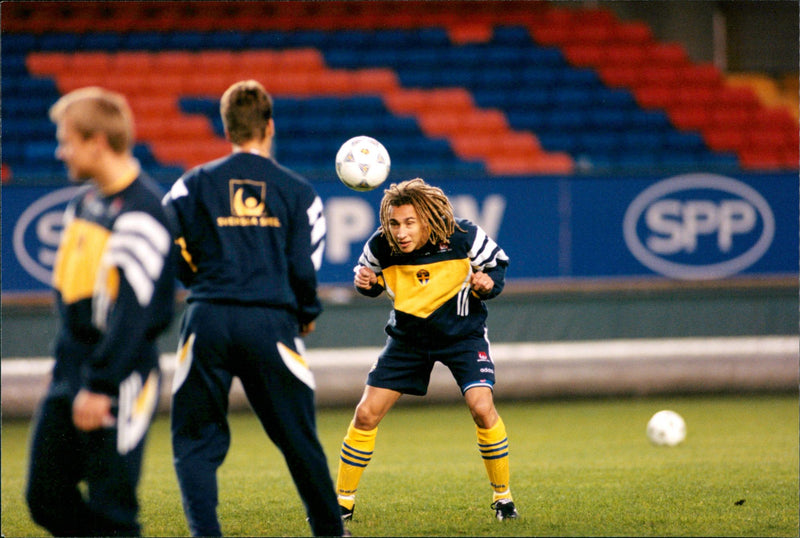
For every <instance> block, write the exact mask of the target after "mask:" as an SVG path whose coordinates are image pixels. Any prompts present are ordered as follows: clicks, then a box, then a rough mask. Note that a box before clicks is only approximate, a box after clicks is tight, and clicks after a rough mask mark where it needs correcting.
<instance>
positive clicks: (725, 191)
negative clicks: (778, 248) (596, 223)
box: [623, 174, 775, 280]
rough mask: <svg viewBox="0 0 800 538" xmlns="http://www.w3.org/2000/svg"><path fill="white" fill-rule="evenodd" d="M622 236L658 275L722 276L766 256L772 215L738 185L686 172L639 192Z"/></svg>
mask: <svg viewBox="0 0 800 538" xmlns="http://www.w3.org/2000/svg"><path fill="white" fill-rule="evenodd" d="M623 233H624V237H625V243H626V244H627V246H628V249H629V250H630V252H631V253H632V254H633V256H634V257H635V258H636V259H637V260H639V261H640V262H641V263H642V264H643V265H645V266H646V267H648V268H649V269H651V270H653V271H655V272H657V273H661V274H663V275H665V276H669V277H673V278H679V279H684V280H701V279H713V278H723V277H726V276H730V275H733V274H736V273H738V272H740V271H742V270H744V269H746V268H747V267H749V266H751V265H753V264H754V263H755V262H757V261H758V260H759V259H760V258H761V257H762V256H763V255H764V253H765V252H766V251H767V250H768V249H769V247H770V245H771V244H772V240H773V237H774V235H775V217H774V215H773V213H772V210H771V208H770V206H769V204H768V203H767V202H766V200H764V198H763V197H762V196H761V195H760V194H759V193H758V192H756V191H755V190H754V189H752V188H751V187H749V186H748V185H745V184H744V183H742V182H740V181H737V180H735V179H731V178H728V177H724V176H718V175H714V174H687V175H682V176H676V177H674V178H670V179H666V180H664V181H661V182H659V183H656V184H655V185H652V186H650V187H649V188H647V189H645V190H644V191H642V192H641V193H640V194H639V195H638V196H637V197H636V198H635V199H634V200H633V202H632V203H631V205H630V206H629V207H628V209H627V211H626V212H625V218H624V221H623Z"/></svg>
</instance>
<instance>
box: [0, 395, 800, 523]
mask: <svg viewBox="0 0 800 538" xmlns="http://www.w3.org/2000/svg"><path fill="white" fill-rule="evenodd" d="M407 399H410V398H408V397H407ZM415 400H416V401H418V402H424V399H423V400H419V399H415ZM664 408H670V409H673V410H675V411H677V412H678V413H680V414H681V415H683V417H684V418H685V419H686V422H687V426H688V436H687V439H686V441H685V442H684V443H683V444H681V445H679V446H677V447H675V448H664V447H654V446H651V445H650V444H649V442H648V441H647V439H646V437H645V434H644V429H645V425H646V423H647V420H648V419H649V417H650V416H651V415H652V414H653V413H654V412H656V411H658V410H660V409H664ZM498 409H499V411H500V413H501V415H502V416H503V419H504V421H505V423H506V426H507V429H508V433H509V439H510V442H511V473H512V476H511V487H512V492H513V493H514V497H515V501H516V503H517V507H518V509H519V512H520V519H519V520H516V521H507V522H502V523H500V522H497V521H495V520H494V517H493V512H492V511H491V510H490V509H489V504H490V502H491V492H490V489H489V486H488V483H487V478H486V474H485V471H484V468H483V463H482V461H481V459H480V457H479V456H478V451H477V448H476V446H475V444H476V439H475V428H474V426H473V424H472V421H471V420H470V417H469V412H468V411H467V409H466V407H465V406H464V405H463V404H452V405H399V406H398V407H396V408H395V409H393V410H392V411H391V412H390V413H389V415H388V416H387V417H386V418H385V419H384V421H383V423H382V424H381V426H380V432H379V434H378V439H377V446H376V450H375V456H374V457H373V460H372V463H371V465H370V467H369V468H367V470H366V472H365V474H364V477H363V479H362V481H361V485H360V487H359V495H358V499H357V504H356V512H355V519H354V520H353V521H352V522H351V523H350V524H349V528H350V530H351V532H352V533H353V535H354V536H610V535H614V536H797V535H798V506H799V505H800V500H799V499H798V473H799V472H800V470H799V469H798V453H799V449H798V398H797V395H761V396H753V395H725V396H693V397H677V396H676V397H660V398H631V399H624V398H623V399H610V398H609V399H579V400H546V401H539V402H500V403H498ZM351 416H352V409H350V408H347V409H323V410H320V412H319V415H318V423H319V431H320V437H321V439H322V442H323V445H324V447H325V450H326V453H327V455H328V458H329V460H330V465H331V472H332V473H335V472H336V467H337V465H338V463H337V461H338V450H339V444H340V442H341V439H342V437H343V435H344V433H345V429H346V427H347V424H348V422H349V420H350V418H351ZM231 425H232V430H233V443H232V448H231V451H230V453H229V455H228V458H227V460H226V462H225V463H224V464H223V466H222V468H221V469H220V472H219V481H220V498H221V502H220V507H219V515H220V519H221V521H222V525H223V532H225V533H226V534H227V535H229V536H309V535H310V532H309V528H308V525H307V523H306V522H305V514H304V513H303V510H302V507H301V504H300V501H299V499H298V497H297V493H296V491H295V489H294V486H293V484H292V483H291V480H290V478H289V475H288V472H287V471H286V468H285V464H284V462H283V458H282V457H281V455H280V454H279V452H278V451H277V450H276V449H275V448H274V447H273V445H272V444H271V443H270V442H269V441H268V440H267V438H266V435H265V434H264V433H263V431H262V430H261V427H260V426H259V424H258V422H257V421H256V420H255V419H254V418H253V416H252V414H250V413H241V414H235V415H232V416H231ZM2 434H3V435H2V534H3V535H4V536H7V537H12V536H34V535H42V534H43V533H44V531H43V530H42V529H40V528H39V527H37V526H35V525H34V524H33V523H32V522H31V521H30V519H29V517H28V514H27V509H26V507H25V504H24V500H23V493H22V491H23V488H24V480H25V468H26V460H27V444H28V435H29V424H28V423H27V422H14V421H5V422H4V424H3V431H2ZM171 457H172V455H171V448H170V443H169V423H168V419H167V418H166V417H165V416H160V417H159V418H158V419H157V421H156V422H155V424H154V426H153V428H152V430H151V435H150V438H149V443H148V447H147V453H146V462H145V471H144V473H143V477H142V483H141V486H140V490H139V493H140V498H141V503H142V510H141V520H142V523H143V526H144V532H145V533H146V534H147V535H151V536H186V535H188V530H187V527H186V523H185V520H184V517H183V513H182V510H181V505H180V496H179V493H178V486H177V481H176V478H175V473H174V471H173V469H172V464H171Z"/></svg>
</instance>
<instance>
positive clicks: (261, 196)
mask: <svg viewBox="0 0 800 538" xmlns="http://www.w3.org/2000/svg"><path fill="white" fill-rule="evenodd" d="M229 187H230V197H231V215H235V216H237V217H260V216H262V215H266V214H267V204H266V202H265V201H264V200H265V198H266V196H267V184H266V183H264V182H263V181H252V180H249V179H232V180H231V181H230V184H229Z"/></svg>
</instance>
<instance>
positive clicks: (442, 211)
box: [380, 178, 464, 252]
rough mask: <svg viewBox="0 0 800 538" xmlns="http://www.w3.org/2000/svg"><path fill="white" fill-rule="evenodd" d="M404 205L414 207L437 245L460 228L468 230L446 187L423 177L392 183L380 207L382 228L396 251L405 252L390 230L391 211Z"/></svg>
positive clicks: (430, 238)
mask: <svg viewBox="0 0 800 538" xmlns="http://www.w3.org/2000/svg"><path fill="white" fill-rule="evenodd" d="M401 205H411V206H413V207H414V210H415V211H416V212H417V216H418V217H419V219H420V220H421V221H422V223H423V225H424V226H426V227H427V231H428V234H429V235H428V242H430V243H432V244H434V245H436V244H439V243H447V242H448V241H449V238H450V236H451V235H453V233H455V231H456V229H458V230H460V231H464V230H462V229H461V228H460V227H459V226H458V224H456V219H455V216H454V215H453V206H452V204H450V200H449V199H448V198H447V196H446V195H445V194H444V192H443V191H442V189H440V188H439V187H434V186H433V185H428V184H427V183H425V180H424V179H422V178H415V179H410V180H408V181H403V182H401V183H392V184H391V185H389V188H388V189H386V190H384V191H383V199H382V200H381V208H380V221H381V228H380V230H381V232H382V233H383V234H384V235H385V236H386V239H387V240H388V241H389V245H390V246H391V247H392V251H394V252H401V250H400V245H398V244H397V241H396V240H395V238H394V237H393V236H392V234H391V233H389V211H390V209H391V208H392V207H399V206H401Z"/></svg>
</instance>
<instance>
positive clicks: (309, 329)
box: [300, 321, 317, 337]
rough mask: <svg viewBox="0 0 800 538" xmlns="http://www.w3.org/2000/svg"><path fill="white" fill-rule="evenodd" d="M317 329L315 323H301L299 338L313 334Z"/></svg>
mask: <svg viewBox="0 0 800 538" xmlns="http://www.w3.org/2000/svg"><path fill="white" fill-rule="evenodd" d="M316 328H317V322H316V321H309V322H308V323H301V324H300V336H303V337H305V336H308V335H309V334H311V333H313V332H314V330H315V329H316Z"/></svg>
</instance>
